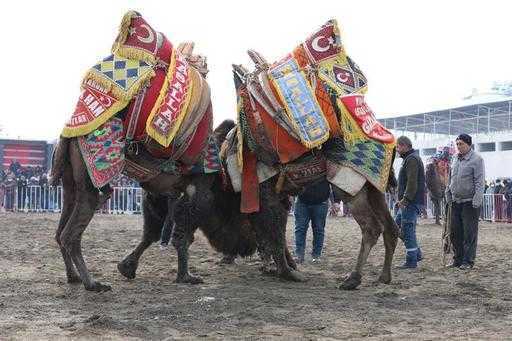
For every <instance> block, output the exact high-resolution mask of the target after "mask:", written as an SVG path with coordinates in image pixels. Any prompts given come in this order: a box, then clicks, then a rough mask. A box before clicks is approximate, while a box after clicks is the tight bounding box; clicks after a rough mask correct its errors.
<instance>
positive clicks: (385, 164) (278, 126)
mask: <svg viewBox="0 0 512 341" xmlns="http://www.w3.org/2000/svg"><path fill="white" fill-rule="evenodd" d="M341 41H342V40H341V38H340V35H339V29H338V27H337V23H336V21H335V20H330V21H328V22H327V23H326V24H325V25H323V26H322V27H321V28H320V29H319V30H317V31H316V32H315V33H314V34H313V35H311V36H310V37H309V38H307V39H306V40H305V41H304V42H303V43H302V44H300V45H299V46H297V47H296V48H295V49H294V50H293V52H292V53H289V54H288V55H286V57H284V58H282V59H280V60H279V61H277V62H275V63H273V64H271V63H268V62H267V61H266V60H265V58H263V57H262V56H261V54H259V53H258V52H256V51H253V50H249V51H248V54H249V56H250V58H251V59H252V60H253V62H254V63H255V64H256V67H255V70H254V71H253V72H249V71H248V70H247V69H246V68H245V67H243V66H241V65H233V69H234V82H235V89H236V92H237V97H238V100H237V102H238V108H237V109H238V113H237V115H238V121H237V122H238V123H237V128H236V131H234V132H230V133H229V134H228V135H227V139H226V141H224V144H223V147H222V149H221V150H223V151H224V153H222V152H221V156H222V160H223V163H224V167H225V169H227V170H228V172H227V173H228V174H229V176H230V178H231V180H232V184H233V188H235V185H234V184H236V185H237V190H236V192H237V193H234V194H233V197H235V198H236V202H237V204H238V203H239V204H240V206H238V207H239V211H241V212H244V213H241V214H244V215H246V216H247V218H248V220H249V222H250V224H251V226H252V227H253V228H254V230H255V232H256V235H257V238H258V239H259V242H260V243H261V245H264V247H265V249H266V250H268V251H269V252H270V253H271V254H272V257H273V259H274V262H275V263H276V266H277V273H278V275H279V276H280V277H281V278H283V279H287V280H291V281H304V280H305V278H304V276H303V274H302V273H300V272H299V271H297V270H296V269H294V268H293V267H291V266H290V261H289V260H288V254H287V247H286V222H287V217H288V215H287V213H288V212H287V210H286V208H285V205H284V204H283V203H284V202H286V201H288V196H289V195H296V194H298V193H299V192H300V191H301V190H303V189H304V188H305V187H306V186H307V185H309V184H312V183H314V182H315V181H318V180H319V179H322V178H323V179H327V180H328V181H330V182H331V184H332V185H333V187H334V190H335V191H337V192H339V193H337V194H339V197H341V198H342V200H343V202H344V203H345V204H348V205H349V207H350V210H351V213H352V215H353V217H354V219H355V220H356V222H357V223H358V224H359V226H360V228H361V231H362V240H361V246H360V251H359V256H358V258H357V262H356V265H355V268H354V269H353V271H352V272H351V273H350V274H349V275H348V276H347V278H346V279H345V280H344V282H343V283H342V285H341V288H342V289H355V288H357V287H358V286H359V285H360V284H361V279H362V269H363V266H364V264H365V263H366V261H367V258H368V255H369V253H370V251H371V249H372V247H373V246H374V245H375V244H376V242H377V240H378V238H379V236H380V235H381V234H382V235H383V239H384V246H385V258H384V265H383V268H382V272H381V274H380V276H379V281H380V282H382V283H386V284H387V283H390V282H391V277H392V276H391V265H392V260H393V255H394V251H395V248H396V244H397V239H398V237H399V228H398V226H397V225H396V223H395V221H394V219H393V217H392V216H391V213H390V211H389V209H388V207H387V205H386V201H385V195H384V192H385V190H386V188H388V189H389V188H391V187H396V181H395V178H394V174H393V170H392V164H393V159H394V156H395V150H394V149H393V146H394V143H395V142H394V141H395V139H394V137H393V135H392V134H391V132H389V131H387V129H385V128H384V127H383V126H382V125H381V124H380V123H378V122H377V120H376V119H375V116H374V114H373V112H372V111H371V109H369V108H368V106H367V104H366V103H365V101H364V97H363V94H364V92H365V91H366V86H367V81H366V78H365V76H364V74H363V73H362V71H361V70H360V69H359V67H358V66H357V65H356V64H355V63H354V62H353V61H352V60H351V59H350V57H348V56H347V55H346V53H345V49H344V47H343V46H342V43H341ZM320 42H322V44H320ZM369 164H371V166H369ZM260 166H261V167H260ZM363 167H370V168H372V170H371V171H368V170H367V169H368V168H366V169H363ZM256 171H258V172H256ZM260 171H261V172H260ZM256 173H258V174H256ZM260 173H261V174H260ZM260 175H261V176H260ZM240 179H241V180H240ZM244 184H245V185H244ZM244 186H245V187H244ZM244 188H245V189H244ZM238 191H240V192H241V193H242V194H240V193H238ZM242 198H244V199H243V200H242ZM224 213H225V214H227V211H224ZM232 214H233V213H232Z"/></svg>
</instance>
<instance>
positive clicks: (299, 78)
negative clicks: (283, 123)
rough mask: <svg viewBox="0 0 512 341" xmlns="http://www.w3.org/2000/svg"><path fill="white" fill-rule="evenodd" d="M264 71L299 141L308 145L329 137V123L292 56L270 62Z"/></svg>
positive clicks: (312, 145)
mask: <svg viewBox="0 0 512 341" xmlns="http://www.w3.org/2000/svg"><path fill="white" fill-rule="evenodd" d="M268 75H269V78H270V79H271V81H272V83H273V85H274V87H275V89H276V92H277V93H278V95H279V98H280V99H281V102H282V103H283V104H284V107H285V111H284V112H285V113H286V114H287V115H288V120H289V121H290V122H291V123H292V126H293V128H294V130H295V132H296V133H297V134H298V136H299V138H300V141H301V143H302V144H303V145H304V146H306V147H307V148H310V149H311V148H315V147H318V146H320V145H321V144H322V143H323V142H325V141H326V140H327V139H328V138H329V124H328V123H327V120H326V119H325V117H324V114H323V112H322V109H321V108H320V105H319V104H318V101H317V99H316V97H315V92H314V90H313V89H312V87H311V85H310V84H309V82H308V81H307V80H306V75H305V74H304V72H303V71H300V70H299V65H298V64H297V62H296V61H295V59H294V58H293V57H292V56H289V57H288V58H286V59H285V60H283V61H281V62H280V63H278V64H277V65H274V66H272V67H271V68H270V70H269V71H268Z"/></svg>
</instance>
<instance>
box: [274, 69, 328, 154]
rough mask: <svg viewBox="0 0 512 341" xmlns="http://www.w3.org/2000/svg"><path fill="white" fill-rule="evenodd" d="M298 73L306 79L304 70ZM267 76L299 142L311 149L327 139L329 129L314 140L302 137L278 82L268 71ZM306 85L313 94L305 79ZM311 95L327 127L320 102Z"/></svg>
mask: <svg viewBox="0 0 512 341" xmlns="http://www.w3.org/2000/svg"><path fill="white" fill-rule="evenodd" d="M297 67H298V66H297ZM300 73H301V74H302V75H303V76H304V79H307V78H306V75H305V74H304V72H302V71H301V72H300ZM268 76H269V78H270V80H271V81H272V83H273V85H274V88H275V89H276V91H277V94H278V95H279V98H280V100H281V103H282V104H283V105H284V106H285V108H286V110H285V113H286V116H287V117H288V121H289V122H291V124H292V127H293V130H295V132H296V133H297V135H298V136H299V138H300V143H302V145H303V146H305V147H306V148H308V149H313V148H316V147H318V146H321V145H322V144H323V143H324V142H325V141H327V140H328V139H329V130H327V131H326V133H325V134H324V135H323V136H322V137H321V138H320V139H318V140H316V141H313V142H312V141H309V140H305V139H304V138H303V136H302V130H301V129H300V127H299V125H298V124H297V121H296V120H295V118H294V117H293V116H292V114H291V112H292V110H291V109H290V107H289V105H288V103H287V102H286V99H285V96H284V94H283V92H282V91H281V88H280V86H279V84H278V83H277V81H276V80H275V79H274V77H272V75H271V74H270V73H269V75H268ZM306 86H307V87H308V90H309V91H310V94H314V93H315V92H314V91H313V88H312V87H311V85H310V84H309V82H308V81H306ZM311 97H312V99H313V101H314V103H315V106H316V107H317V108H318V113H319V114H320V116H321V120H322V121H323V124H324V126H325V127H329V123H328V122H327V120H326V118H325V115H324V113H323V111H322V109H321V108H320V104H319V103H318V100H317V99H316V96H315V95H312V96H311Z"/></svg>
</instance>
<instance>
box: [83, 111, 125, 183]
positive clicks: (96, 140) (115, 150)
mask: <svg viewBox="0 0 512 341" xmlns="http://www.w3.org/2000/svg"><path fill="white" fill-rule="evenodd" d="M78 145H79V147H80V151H81V152H82V156H83V159H84V162H85V165H86V166H87V171H88V173H89V176H90V178H91V181H92V183H93V185H94V186H95V187H96V188H101V187H103V186H105V185H106V184H108V183H109V182H110V180H112V179H113V178H114V177H115V176H116V175H118V174H119V173H121V171H122V170H123V167H124V162H125V160H124V134H123V122H122V120H121V119H119V118H116V117H114V118H112V119H110V120H108V121H107V122H106V123H105V124H103V125H102V126H101V127H99V128H97V129H95V130H94V131H92V132H90V133H89V134H87V135H84V136H80V137H78Z"/></svg>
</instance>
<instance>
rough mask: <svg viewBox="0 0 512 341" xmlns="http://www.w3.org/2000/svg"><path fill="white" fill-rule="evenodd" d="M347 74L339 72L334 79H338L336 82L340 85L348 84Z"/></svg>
mask: <svg viewBox="0 0 512 341" xmlns="http://www.w3.org/2000/svg"><path fill="white" fill-rule="evenodd" d="M348 76H349V75H348V73H346V72H340V73H338V74H337V75H336V78H337V79H338V81H340V82H341V83H346V82H348V80H349V78H348Z"/></svg>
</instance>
